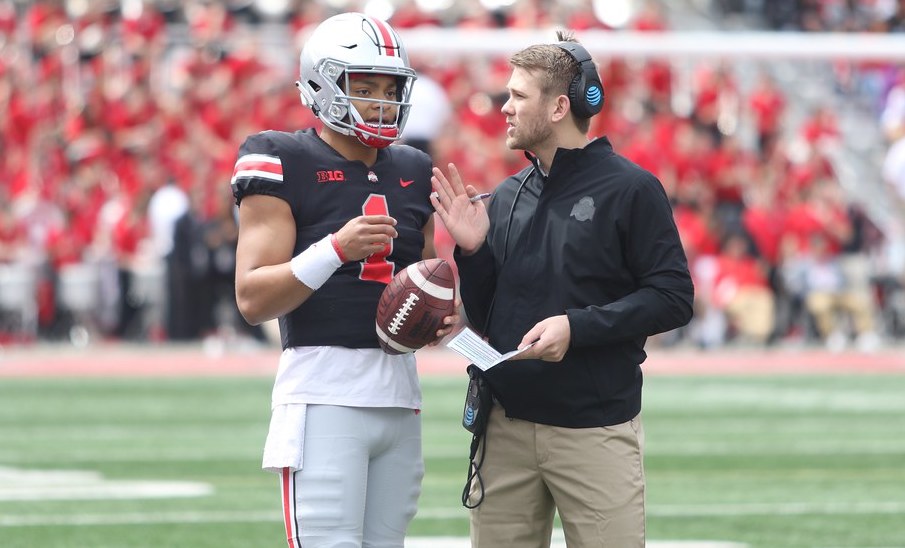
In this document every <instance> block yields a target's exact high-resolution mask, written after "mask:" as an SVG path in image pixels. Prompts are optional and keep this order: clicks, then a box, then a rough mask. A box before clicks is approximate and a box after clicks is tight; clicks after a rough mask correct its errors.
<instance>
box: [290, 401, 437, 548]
mask: <svg viewBox="0 0 905 548" xmlns="http://www.w3.org/2000/svg"><path fill="white" fill-rule="evenodd" d="M304 447H305V460H304V464H303V466H302V469H301V470H299V471H297V472H292V471H291V470H290V469H289V468H284V469H283V470H282V472H281V474H280V478H281V479H280V487H281V492H282V495H283V497H282V498H283V517H284V520H285V522H286V533H287V536H288V540H289V548H402V546H403V539H404V538H405V532H406V529H407V528H408V525H409V522H411V520H412V518H413V517H414V516H415V510H416V508H417V502H418V496H419V495H420V494H421V479H422V477H423V476H424V462H423V459H422V456H421V416H420V415H419V414H417V413H416V412H415V410H413V409H401V408H395V407H393V408H376V407H340V406H332V405H309V406H308V410H307V418H306V421H305V442H304Z"/></svg>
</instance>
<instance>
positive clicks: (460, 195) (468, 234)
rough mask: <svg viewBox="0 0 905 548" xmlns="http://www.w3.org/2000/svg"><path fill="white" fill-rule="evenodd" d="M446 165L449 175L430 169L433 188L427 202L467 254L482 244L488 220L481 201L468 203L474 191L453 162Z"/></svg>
mask: <svg viewBox="0 0 905 548" xmlns="http://www.w3.org/2000/svg"><path fill="white" fill-rule="evenodd" d="M448 167H449V177H447V176H446V175H444V174H443V171H441V170H440V168H437V167H435V168H434V176H433V177H431V184H432V186H433V188H434V193H433V194H431V203H432V204H433V206H434V209H435V210H436V211H437V214H438V215H439V216H440V220H441V221H443V224H444V226H446V230H447V232H449V235H450V236H452V237H453V239H454V240H455V241H456V244H457V245H458V246H459V248H461V250H462V252H463V253H464V254H466V255H470V254H471V253H474V252H475V251H477V250H478V248H480V247H481V246H482V245H483V244H484V238H485V237H486V236H487V230H488V229H489V228H490V219H489V218H488V217H487V209H486V208H485V207H484V203H483V202H482V201H480V200H478V201H477V202H472V201H471V199H470V198H471V197H473V196H477V195H478V190H477V189H476V188H475V187H473V186H472V185H467V186H466V185H465V184H463V183H462V177H461V176H460V175H459V170H457V169H456V166H455V164H452V163H450V164H449V166H448Z"/></svg>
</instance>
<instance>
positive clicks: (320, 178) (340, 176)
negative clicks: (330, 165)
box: [316, 169, 346, 183]
mask: <svg viewBox="0 0 905 548" xmlns="http://www.w3.org/2000/svg"><path fill="white" fill-rule="evenodd" d="M316 176H317V182H318V183H340V182H342V181H345V180H346V174H345V173H343V171H342V170H340V169H333V170H327V171H318V172H317V173H316Z"/></svg>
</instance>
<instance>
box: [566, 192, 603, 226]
mask: <svg viewBox="0 0 905 548" xmlns="http://www.w3.org/2000/svg"><path fill="white" fill-rule="evenodd" d="M595 211H597V209H596V208H595V207H594V198H591V197H590V196H585V197H584V198H582V199H581V200H578V201H577V202H576V203H575V205H573V206H572V213H569V217H575V218H576V219H577V220H579V221H590V220H591V219H593V218H594V212H595Z"/></svg>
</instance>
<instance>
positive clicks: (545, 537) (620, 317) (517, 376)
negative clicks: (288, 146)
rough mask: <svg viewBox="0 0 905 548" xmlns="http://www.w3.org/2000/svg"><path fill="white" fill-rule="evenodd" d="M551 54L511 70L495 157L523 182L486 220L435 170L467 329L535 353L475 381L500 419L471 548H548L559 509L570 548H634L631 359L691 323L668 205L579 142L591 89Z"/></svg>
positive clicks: (524, 57)
mask: <svg viewBox="0 0 905 548" xmlns="http://www.w3.org/2000/svg"><path fill="white" fill-rule="evenodd" d="M559 39H560V40H561V41H560V42H559V43H557V44H545V45H535V46H531V47H528V48H526V49H524V50H522V51H520V52H518V53H516V54H515V55H513V56H512V58H511V60H510V62H511V65H512V66H513V70H512V74H511V77H510V79H509V82H508V84H507V88H508V92H509V98H508V100H507V101H506V103H505V105H503V107H502V112H503V114H505V115H506V121H507V123H508V129H507V133H506V144H507V146H508V147H509V148H511V149H519V150H524V151H526V156H527V157H528V159H529V160H530V166H528V167H527V168H525V169H524V170H522V171H521V172H519V173H517V174H515V175H513V176H511V177H509V178H508V179H506V180H505V181H503V182H502V183H501V184H500V185H499V186H498V187H497V189H496V191H495V192H494V195H493V197H492V198H491V200H490V203H489V205H488V206H487V207H486V209H485V206H484V204H483V203H482V202H480V201H478V202H475V203H472V202H471V201H470V200H469V198H470V197H471V196H474V195H475V194H477V190H476V189H475V188H474V187H473V186H471V185H465V184H464V183H463V182H462V180H461V178H460V176H459V174H458V172H457V171H456V169H455V166H454V165H452V164H450V165H449V170H448V173H447V174H444V173H443V172H442V171H441V170H439V169H436V168H435V169H434V179H433V184H434V190H435V191H436V193H437V194H436V196H435V197H432V203H433V204H434V208H435V209H436V211H437V212H438V213H439V216H440V219H441V220H442V222H443V223H444V224H445V225H446V228H447V229H448V230H449V232H450V234H451V235H452V236H453V238H455V241H456V244H457V247H456V251H455V255H454V256H455V259H456V264H457V265H458V270H459V276H460V283H461V294H462V301H463V304H464V306H465V312H466V314H467V316H468V319H469V321H470V322H471V323H472V324H473V325H474V326H475V327H476V328H477V329H478V330H480V331H482V332H483V333H484V334H485V335H486V336H487V337H489V342H490V344H492V345H493V346H494V347H496V348H497V349H499V350H501V351H508V350H511V349H513V348H516V347H522V346H524V345H526V344H528V343H531V342H535V341H536V342H535V344H534V346H532V347H531V348H530V349H528V350H527V351H526V352H525V353H523V354H521V355H520V356H519V358H521V359H520V360H518V361H509V362H504V363H503V364H500V365H498V366H496V367H495V368H493V369H491V370H489V371H488V373H487V379H488V381H489V383H490V385H491V387H492V389H493V393H494V396H495V399H496V400H497V402H498V403H497V404H495V405H494V407H493V410H492V411H491V414H490V418H489V423H488V426H487V432H486V439H485V442H484V444H483V448H484V449H486V456H485V460H484V463H483V466H482V468H481V473H482V477H483V482H484V483H483V485H484V489H485V491H484V499H483V501H482V503H481V504H480V505H478V506H477V508H475V509H473V510H472V512H471V540H472V546H473V547H475V548H499V547H501V546H512V547H515V546H517V547H518V548H541V547H548V546H549V545H550V538H551V532H552V527H553V516H554V511H555V510H557V509H558V511H559V514H560V517H561V519H562V524H563V529H564V532H565V537H566V543H567V544H568V545H569V546H575V547H584V548H590V547H601V546H604V547H610V546H612V547H614V548H630V547H642V546H644V543H645V530H644V522H645V518H644V487H645V483H644V468H643V462H642V458H643V445H644V435H643V430H642V424H641V416H640V411H641V384H642V374H641V363H642V362H643V361H644V359H645V356H646V355H645V352H644V344H645V341H646V338H647V337H648V336H651V335H654V334H656V333H661V332H664V331H667V330H670V329H674V328H677V327H680V326H682V325H685V324H686V323H688V321H689V320H690V319H691V315H692V299H693V293H694V291H693V287H692V282H691V277H690V275H689V272H688V265H687V261H686V258H685V254H684V251H683V249H682V245H681V243H680V241H679V236H678V233H677V231H676V226H675V223H674V222H673V216H672V211H671V208H670V204H669V201H668V199H667V196H666V193H665V192H664V190H663V187H662V186H661V184H660V182H659V181H658V180H657V179H656V177H655V176H654V175H652V174H651V173H649V172H647V171H645V170H643V169H641V168H640V167H638V166H637V165H635V164H633V163H632V162H630V161H628V160H626V159H625V158H623V157H621V156H620V155H618V154H617V153H615V152H614V150H613V147H612V145H611V144H610V142H609V141H608V140H607V139H606V138H605V137H600V138H597V139H591V140H589V139H588V137H587V132H588V128H589V118H590V117H591V116H593V115H594V114H596V113H597V112H599V110H600V107H601V106H602V102H603V88H602V85H601V83H600V80H599V76H598V75H597V70H596V67H595V66H594V63H593V61H592V60H591V58H590V55H588V53H587V51H585V50H584V48H582V47H581V46H580V45H579V44H578V43H577V42H575V41H574V39H573V38H572V36H571V34H570V33H563V32H561V33H560V34H559ZM475 486H476V487H478V486H479V483H476V484H475ZM473 494H474V491H473Z"/></svg>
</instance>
